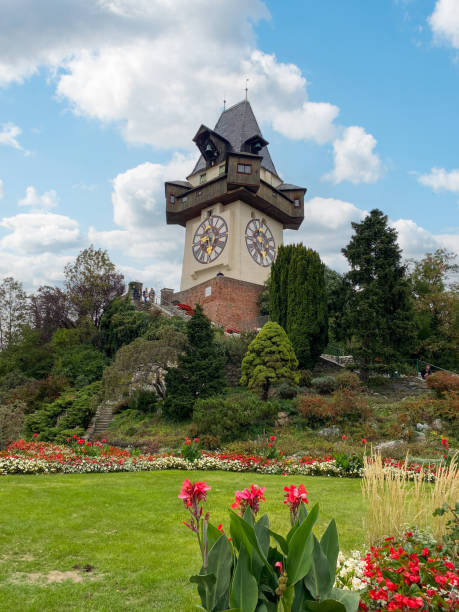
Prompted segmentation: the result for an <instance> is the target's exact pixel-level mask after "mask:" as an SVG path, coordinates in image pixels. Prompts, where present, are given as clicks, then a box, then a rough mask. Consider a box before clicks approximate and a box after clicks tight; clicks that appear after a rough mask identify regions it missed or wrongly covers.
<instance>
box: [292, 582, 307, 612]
mask: <svg viewBox="0 0 459 612" xmlns="http://www.w3.org/2000/svg"><path fill="white" fill-rule="evenodd" d="M294 590H295V597H294V598H293V603H292V612H303V610H304V605H303V604H304V600H305V596H306V592H305V588H304V583H303V581H302V580H299V581H298V582H297V583H296V584H295V587H294Z"/></svg>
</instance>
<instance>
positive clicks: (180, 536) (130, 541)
mask: <svg viewBox="0 0 459 612" xmlns="http://www.w3.org/2000/svg"><path fill="white" fill-rule="evenodd" d="M186 476H188V477H190V479H192V480H206V481H207V482H208V483H209V484H210V485H211V486H212V490H211V491H210V492H209V498H208V503H207V505H206V509H207V510H209V511H210V512H211V522H213V523H214V524H218V523H220V522H222V523H223V527H224V529H228V526H229V520H228V512H227V510H228V508H229V507H230V504H231V502H232V501H233V495H234V491H235V490H236V489H240V488H242V487H245V486H248V485H249V484H250V483H252V482H256V483H257V484H258V485H264V486H265V487H266V493H265V495H266V498H267V500H268V501H267V502H266V503H264V504H263V510H264V511H268V512H269V514H270V517H271V523H272V526H273V528H274V529H276V530H279V531H280V532H281V533H285V532H286V531H287V529H288V521H289V519H288V511H287V509H286V507H285V506H284V505H283V503H282V497H283V491H282V489H283V487H284V486H285V485H286V484H290V483H291V482H295V483H299V482H300V480H299V479H298V478H297V479H295V478H291V477H282V476H262V475H254V474H232V473H223V472H192V473H191V474H190V473H185V472H180V471H169V472H143V473H134V474H81V475H80V474H72V475H46V476H45V475H40V476H7V477H3V478H2V479H0V610H1V611H8V612H30V611H37V612H39V611H40V612H41V611H46V612H53V611H56V612H57V611H59V612H61V611H62V610H66V611H74V610H75V611H76V610H78V611H80V610H85V611H86V610H97V611H107V612H109V611H110V612H116V611H124V610H138V611H143V610H147V609H150V610H162V611H164V612H179V611H180V612H185V611H188V610H192V609H194V608H193V605H194V604H195V603H197V596H196V593H195V588H194V586H193V585H191V584H190V583H189V577H190V576H191V575H192V574H193V573H195V572H198V571H199V567H200V559H199V552H198V549H197V544H196V542H195V536H194V534H192V533H191V532H190V531H189V530H188V529H186V528H185V527H184V525H183V522H182V521H183V520H184V519H185V518H186V514H185V511H184V508H183V504H182V503H181V502H180V501H179V500H178V499H177V495H178V492H179V489H180V486H181V483H182V482H183V480H184V478H185V477H186ZM301 482H303V483H304V484H305V486H306V489H307V490H308V492H309V496H308V497H309V500H310V504H313V503H315V502H317V501H318V502H320V508H321V515H320V519H319V523H318V528H317V529H316V533H317V534H321V533H322V532H323V530H324V528H325V527H326V525H327V524H328V522H329V521H330V519H331V518H332V517H335V518H336V521H337V525H338V532H339V535H340V543H341V549H342V550H344V551H350V550H352V549H354V548H360V549H362V546H363V541H364V531H363V526H362V519H363V514H364V506H363V501H362V496H361V492H360V481H359V480H357V479H356V480H352V479H349V480H348V479H334V478H333V479H332V478H321V477H310V478H302V479H301ZM76 564H78V565H80V566H84V565H86V564H90V565H91V566H93V567H94V569H93V571H92V572H90V573H85V572H82V571H81V570H77V571H75V570H73V569H72V568H73V566H74V565H76ZM53 571H60V572H70V571H72V572H74V574H75V575H76V576H78V577H80V578H82V581H81V582H73V581H71V580H64V581H62V582H60V583H58V582H51V583H47V582H46V576H49V575H50V572H53ZM37 573H38V574H41V575H43V576H44V577H42V578H39V577H34V576H33V574H37Z"/></svg>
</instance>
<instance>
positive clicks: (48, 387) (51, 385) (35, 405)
mask: <svg viewBox="0 0 459 612" xmlns="http://www.w3.org/2000/svg"><path fill="white" fill-rule="evenodd" d="M67 388H68V381H67V379H66V378H65V377H63V376H48V377H47V378H42V379H41V380H35V379H30V380H28V381H27V382H26V383H24V384H23V385H21V386H20V387H16V388H15V389H11V390H10V391H8V392H7V393H5V395H4V398H3V401H4V403H5V404H10V403H12V402H15V401H21V402H24V404H25V408H24V411H25V413H30V412H33V411H34V410H37V409H39V408H40V406H42V405H43V404H44V403H48V402H53V401H54V400H56V399H57V398H58V397H59V396H60V395H61V394H62V393H63V391H65V389H67Z"/></svg>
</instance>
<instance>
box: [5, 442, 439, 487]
mask: <svg viewBox="0 0 459 612" xmlns="http://www.w3.org/2000/svg"><path fill="white" fill-rule="evenodd" d="M103 442H105V441H103ZM385 465H386V467H385V469H387V470H389V471H391V472H393V473H396V472H397V471H398V470H406V471H408V473H409V475H410V477H413V478H414V477H419V476H421V477H423V478H425V479H427V480H434V478H435V466H420V465H418V464H405V462H403V461H393V460H391V459H387V460H385ZM154 470H222V471H228V472H256V473H259V474H281V475H296V474H298V475H304V476H335V477H361V476H362V473H363V468H361V467H359V462H354V463H352V464H351V466H349V462H346V463H343V462H342V461H341V460H340V458H335V457H332V456H328V455H327V456H323V457H312V456H305V457H301V458H296V457H282V456H277V457H275V458H269V457H266V456H265V457H261V456H253V455H241V454H236V453H217V452H213V453H211V452H204V451H201V452H200V455H198V456H197V458H196V459H194V460H192V459H189V458H185V457H184V456H182V455H175V454H162V455H136V454H132V453H130V452H129V451H127V450H123V449H120V448H116V447H113V446H109V445H106V444H103V443H101V442H94V443H91V442H86V441H85V440H81V439H74V440H72V439H69V440H68V443H67V444H63V445H57V444H52V443H49V442H33V441H32V442H28V441H25V440H18V441H17V442H14V443H12V444H10V446H9V447H8V448H7V450H6V451H2V452H0V475H7V474H39V473H44V474H47V473H57V472H61V473H85V472H140V471H154Z"/></svg>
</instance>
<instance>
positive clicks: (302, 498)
mask: <svg viewBox="0 0 459 612" xmlns="http://www.w3.org/2000/svg"><path fill="white" fill-rule="evenodd" d="M284 491H285V495H284V498H285V499H284V504H288V506H289V507H290V520H291V522H292V525H294V523H295V520H296V516H297V514H298V508H299V507H300V505H301V504H307V503H308V497H307V495H308V492H307V491H306V489H305V488H304V485H303V484H300V486H299V487H296V486H295V485H290V486H289V487H284Z"/></svg>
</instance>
